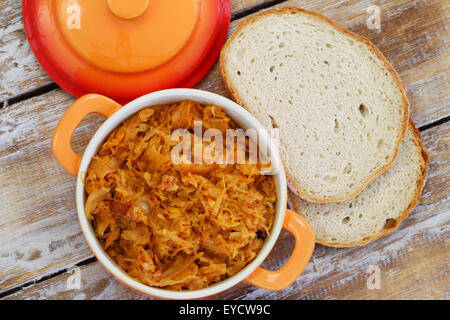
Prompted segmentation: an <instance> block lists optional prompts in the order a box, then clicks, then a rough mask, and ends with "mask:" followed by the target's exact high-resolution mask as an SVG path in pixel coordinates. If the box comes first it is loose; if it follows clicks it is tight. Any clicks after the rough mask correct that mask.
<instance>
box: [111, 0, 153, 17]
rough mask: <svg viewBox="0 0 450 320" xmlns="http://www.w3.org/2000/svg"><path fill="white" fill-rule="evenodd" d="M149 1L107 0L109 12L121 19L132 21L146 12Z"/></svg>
mask: <svg viewBox="0 0 450 320" xmlns="http://www.w3.org/2000/svg"><path fill="white" fill-rule="evenodd" d="M148 2H149V0H108V7H109V9H110V10H111V12H112V13H113V14H114V15H115V16H117V17H118V18H121V19H134V18H137V17H139V16H140V15H142V14H143V13H144V12H145V10H147V7H148Z"/></svg>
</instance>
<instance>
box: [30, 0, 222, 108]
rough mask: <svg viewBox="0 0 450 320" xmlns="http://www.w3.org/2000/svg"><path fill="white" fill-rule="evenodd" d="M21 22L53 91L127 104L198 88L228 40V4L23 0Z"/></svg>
mask: <svg viewBox="0 0 450 320" xmlns="http://www.w3.org/2000/svg"><path fill="white" fill-rule="evenodd" d="M23 20H24V25H25V30H26V33H27V37H28V41H29V43H30V46H31V48H32V50H33V52H34V54H35V56H36V58H37V59H38V61H39V63H40V64H41V65H42V67H43V68H44V70H45V71H46V72H47V73H48V74H49V76H50V77H51V78H52V79H53V80H54V81H55V82H56V83H57V84H58V85H60V86H61V87H62V88H63V89H65V90H66V91H68V92H69V93H71V94H73V95H75V96H77V97H79V96H82V95H84V94H87V93H98V94H103V95H105V96H108V97H110V98H112V99H114V100H116V101H118V102H121V103H125V102H128V101H131V100H133V99H135V98H136V97H139V96H141V95H143V94H146V93H148V92H152V91H156V90H161V89H167V88H173V87H192V86H194V85H195V84H196V83H197V82H198V81H200V79H201V78H203V76H204V75H205V74H206V73H207V72H208V70H209V69H210V68H211V66H212V65H213V64H214V62H215V61H216V59H217V56H218V55H219V52H220V49H221V47H222V45H223V43H224V41H225V38H226V35H227V31H228V27H229V23H230V0H95V1H92V0H36V1H26V0H24V1H23Z"/></svg>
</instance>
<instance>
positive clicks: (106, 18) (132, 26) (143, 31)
mask: <svg viewBox="0 0 450 320" xmlns="http://www.w3.org/2000/svg"><path fill="white" fill-rule="evenodd" d="M141 2H143V1H141V0H114V1H113V0H109V1H106V0H101V1H99V0H96V1H92V0H77V1H76V2H73V0H61V1H54V2H53V4H54V6H55V10H56V13H57V19H58V22H59V28H60V29H61V31H62V34H63V36H64V38H65V40H66V41H67V43H68V44H69V45H70V47H71V48H72V49H73V50H74V51H75V52H76V54H77V55H79V56H80V57H81V58H82V59H83V60H85V61H86V62H88V63H90V64H93V65H95V66H97V67H99V68H102V69H104V70H108V71H112V72H122V73H134V72H141V71H146V70H150V69H153V68H155V67H158V66H160V65H162V64H164V63H165V62H167V61H168V60H170V59H171V58H173V57H174V56H175V55H176V54H177V53H178V52H180V50H181V49H182V48H183V47H184V46H185V45H186V43H187V41H188V40H189V38H190V36H191V34H192V32H193V30H194V27H195V25H196V22H197V18H198V9H199V5H198V2H199V0H171V1H170V4H171V5H167V0H152V1H151V3H150V4H149V5H148V8H147V10H145V7H144V10H143V12H142V14H141V15H139V17H137V18H135V19H121V18H119V17H117V16H116V15H115V14H114V13H113V12H112V11H111V10H110V8H109V7H108V3H112V4H113V5H114V7H113V8H114V9H115V10H117V11H119V12H121V13H123V15H128V14H131V12H132V11H133V9H136V10H138V8H137V7H139V5H141V6H144V3H141ZM133 4H134V5H133ZM125 9H129V10H130V11H129V12H127V10H125Z"/></svg>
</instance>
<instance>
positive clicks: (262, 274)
mask: <svg viewBox="0 0 450 320" xmlns="http://www.w3.org/2000/svg"><path fill="white" fill-rule="evenodd" d="M283 228H284V229H286V230H287V231H289V232H290V233H292V235H293V236H294V238H295V247H294V250H293V252H292V255H291V257H290V258H289V260H288V261H287V262H286V264H285V265H284V266H283V267H282V268H281V269H280V270H277V271H269V270H265V269H263V268H261V267H259V268H258V269H256V271H255V272H253V273H252V274H251V275H250V276H249V277H248V278H247V279H245V282H246V283H249V284H251V285H254V286H257V287H260V288H263V289H266V290H273V291H278V290H283V289H285V288H287V287H289V286H290V285H291V284H292V283H293V282H294V281H295V280H296V279H297V278H298V277H299V276H300V274H301V273H302V272H303V269H304V268H305V267H306V264H307V263H308V261H309V259H310V258H311V254H312V252H313V250H314V243H315V236H314V231H313V230H312V228H311V226H310V225H309V224H308V223H307V222H306V221H305V220H304V219H303V218H302V217H300V216H299V215H298V214H297V213H295V212H293V211H291V210H286V216H285V218H284V223H283Z"/></svg>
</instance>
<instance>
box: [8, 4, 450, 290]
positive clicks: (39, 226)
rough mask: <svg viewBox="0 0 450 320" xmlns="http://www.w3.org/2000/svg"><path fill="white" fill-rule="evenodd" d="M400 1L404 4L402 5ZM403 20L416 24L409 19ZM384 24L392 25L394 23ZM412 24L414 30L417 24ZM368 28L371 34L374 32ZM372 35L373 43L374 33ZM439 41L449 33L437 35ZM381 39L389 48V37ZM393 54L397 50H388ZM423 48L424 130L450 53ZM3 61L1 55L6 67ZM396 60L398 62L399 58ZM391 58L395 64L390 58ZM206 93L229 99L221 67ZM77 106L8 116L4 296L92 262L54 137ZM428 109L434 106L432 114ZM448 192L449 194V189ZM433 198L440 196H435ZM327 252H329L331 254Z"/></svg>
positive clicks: (63, 104)
mask: <svg viewBox="0 0 450 320" xmlns="http://www.w3.org/2000/svg"><path fill="white" fill-rule="evenodd" d="M3 3H4V2H2V3H1V4H0V5H3ZM395 3H397V5H398V2H395ZM395 3H394V4H393V3H391V2H380V5H381V6H382V12H384V11H385V9H384V8H385V7H384V6H387V7H386V8H390V9H389V10H387V9H386V10H387V12H388V13H389V12H391V9H392V10H394V9H393V7H392V6H395ZM426 4H430V5H432V6H435V7H433V8H434V9H433V10H435V11H436V10H437V11H439V10H441V9H439V8H440V7H439V8H438V9H439V10H438V9H436V6H439V5H441V4H440V3H436V2H433V1H430V2H426ZM286 5H300V6H304V7H307V8H309V9H316V10H317V11H320V12H322V13H324V14H327V15H329V16H330V17H331V18H334V19H335V20H338V22H340V23H341V24H342V25H347V23H348V25H347V26H352V25H354V26H356V27H355V28H356V29H353V30H354V31H358V30H359V29H358V28H359V27H360V28H361V30H360V31H361V32H360V33H362V34H363V32H364V30H366V29H364V28H365V27H364V26H365V22H364V21H365V19H367V16H368V15H367V14H366V12H365V8H366V6H368V5H369V4H368V2H367V1H362V2H358V3H355V2H350V1H338V2H335V1H325V0H322V1H315V2H314V3H311V2H306V1H287V2H284V3H283V4H282V5H279V6H277V7H280V6H286ZM411 5H412V6H414V5H422V4H421V2H413V3H410V2H408V3H407V4H404V6H406V7H408V8H409V6H411ZM318 9H320V10H318ZM408 10H409V9H408ZM408 10H406V12H408ZM430 10H431V9H430ZM394 11H395V10H394ZM0 12H1V11H0ZM395 12H400V13H398V15H399V16H398V17H397V16H396V19H397V20H398V19H400V20H401V17H402V14H403V13H402V12H403V11H401V10H400V9H397V11H395ZM343 13H345V15H348V17H349V18H348V21H347V19H345V15H344V17H343V16H342V15H343ZM2 18H3V16H2ZM403 18H404V19H405V21H408V17H407V15H406V16H403ZM382 19H383V18H382ZM437 20H439V19H437ZM241 21H242V20H239V21H235V22H233V23H232V26H231V30H234V29H235V28H236V27H237V25H238V24H239V23H240V22H241ZM382 21H384V22H383V24H382V25H384V24H387V23H388V22H387V21H389V20H386V19H384V20H382ZM2 22H4V21H2ZM419 22H420V21H419ZM409 23H411V24H413V22H409ZM2 25H3V23H2ZM358 26H359V27H358ZM0 28H1V27H0ZM421 28H422V25H418V26H417V30H418V31H417V30H416V29H414V28H411V29H410V30H409V32H412V33H414V34H416V35H417V34H419V35H425V36H426V35H427V34H428V31H426V30H425V31H424V30H422V29H421ZM367 30H368V29H367ZM367 30H366V31H365V32H368V31H367ZM420 30H422V31H420ZM368 36H369V37H370V34H369V35H368ZM432 36H441V35H439V34H437V33H434V34H433V33H432ZM380 39H381V40H380V41H381V42H383V43H384V40H383V39H384V38H382V37H381V38H380ZM444 40H445V37H444V39H443V40H442V41H440V43H441V44H442V43H444V42H445V41H444ZM396 41H400V42H401V41H402V39H401V38H399V39H396ZM401 43H402V45H401V46H400V48H403V47H405V48H406V49H405V50H410V49H409V47H408V46H405V44H404V42H401ZM433 45H435V44H434V43H433ZM438 45H440V44H439V43H438ZM386 48H389V46H387V45H386ZM416 49H417V52H416V51H413V52H411V54H412V55H413V56H414V57H415V58H414V59H415V61H416V63H415V64H413V65H411V66H413V67H414V68H415V69H411V68H409V67H408V68H407V70H406V71H403V72H406V73H405V74H406V75H407V77H406V78H407V79H409V80H408V81H410V83H411V84H414V85H415V86H416V88H415V89H413V90H408V93H409V94H410V99H411V94H413V95H414V94H417V98H416V99H414V98H413V99H411V111H412V116H413V118H414V119H415V120H416V122H417V123H418V125H421V124H425V123H428V122H429V121H431V120H432V119H436V118H440V117H441V116H442V115H445V114H448V104H449V101H448V91H449V90H448V85H447V80H446V77H447V73H448V72H447V71H448V65H449V64H448V63H444V62H445V61H444V60H442V58H443V57H446V59H448V53H442V54H433V51H432V48H431V47H426V44H425V49H426V50H425V49H424V51H423V54H422V53H421V51H420V50H419V49H418V48H416ZM441 49H442V46H441V47H438V48H436V49H435V50H437V51H438V52H439V50H441ZM425 53H426V54H425ZM1 57H2V55H1V54H0V63H1ZM393 57H394V58H395V57H396V56H395V54H394V56H393ZM388 58H389V59H392V57H389V56H388ZM404 58H405V59H406V57H404ZM402 61H403V60H399V62H401V64H400V65H405V66H408V64H407V63H404V62H402ZM440 66H442V68H441V67H440ZM0 67H1V65H0ZM439 68H441V69H439ZM446 68H447V69H446ZM411 70H412V71H411ZM430 70H431V71H430ZM434 70H438V71H440V72H441V73H440V74H441V76H439V77H438V79H435V80H433V79H434V77H435V76H436V72H435V71H434ZM444 80H445V81H444ZM3 82H4V81H2V82H1V83H3ZM198 87H199V88H202V89H206V90H210V91H214V92H217V93H221V94H226V92H225V89H224V87H223V84H222V82H221V80H220V77H219V72H218V66H217V64H216V65H215V66H214V68H213V70H212V71H211V72H210V73H209V74H208V75H207V77H206V78H205V79H204V80H203V81H202V82H201V83H200V84H199V86H198ZM408 88H410V87H409V86H408ZM421 90H423V91H421ZM411 91H412V93H411ZM413 97H414V96H413ZM73 100H74V99H73V98H72V97H70V96H69V95H68V94H65V93H64V92H62V91H61V90H54V91H52V92H50V93H48V94H45V95H42V96H39V97H35V98H33V99H30V100H26V101H23V102H21V103H19V104H17V105H12V106H8V107H7V108H4V109H2V110H0V181H1V185H0V197H1V198H2V200H3V203H5V204H4V205H2V209H1V210H0V221H2V222H1V223H0V292H1V291H2V290H7V289H8V288H12V287H15V286H18V285H20V284H21V283H25V282H27V281H30V280H32V279H39V278H41V277H42V276H44V275H46V274H49V273H53V272H55V271H58V270H60V269H64V268H66V267H67V266H71V265H73V264H74V263H76V262H78V261H81V260H83V259H86V258H88V257H91V253H90V251H89V249H88V248H87V245H86V243H85V241H84V239H83V237H82V235H81V232H80V230H79V226H78V221H77V219H76V212H75V205H74V194H75V192H74V179H73V178H72V177H70V176H69V175H68V174H66V173H65V172H64V171H63V170H62V168H61V167H60V166H59V165H58V164H57V163H56V161H55V160H54V159H53V157H52V156H51V153H50V136H51V133H52V131H53V130H54V128H55V126H56V123H57V121H58V119H59V118H60V117H61V115H62V114H63V112H64V110H65V109H66V108H67V107H68V106H69V105H70V104H71V103H72V102H73ZM427 106H431V108H430V109H428V108H427ZM442 110H444V112H443V111H442ZM430 119H431V120H430ZM90 120H93V121H85V122H84V125H82V126H81V127H80V129H79V130H78V132H77V134H76V136H75V139H74V144H75V147H76V148H77V149H78V150H79V151H82V148H83V146H84V145H85V144H86V143H87V141H88V140H89V137H90V136H91V135H92V133H93V132H94V130H95V128H96V126H98V125H99V123H100V122H101V121H102V120H101V118H100V117H91V118H90ZM441 188H442V186H441ZM433 190H434V192H436V193H438V192H442V191H439V189H433ZM436 190H437V191H436ZM441 190H444V192H446V191H445V190H446V189H445V188H443V189H441ZM430 192H431V191H430ZM430 196H434V193H433V194H431V195H430ZM283 239H284V238H283V237H282V238H281V239H280V243H283V244H284V245H287V243H288V242H289V241H287V240H283ZM286 239H287V238H286ZM283 241H284V242H283ZM320 250H325V251H323V252H328V251H326V250H328V249H326V248H325V249H320ZM319 252H322V251H319ZM324 254H325V253H324ZM269 261H270V262H269V265H279V264H278V262H277V261H278V260H277V261H275V262H273V261H272V260H269ZM245 288H246V287H245V286H243V287H242V288H241V289H242V290H241V294H244V293H245V292H247V291H248V290H249V289H245Z"/></svg>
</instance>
